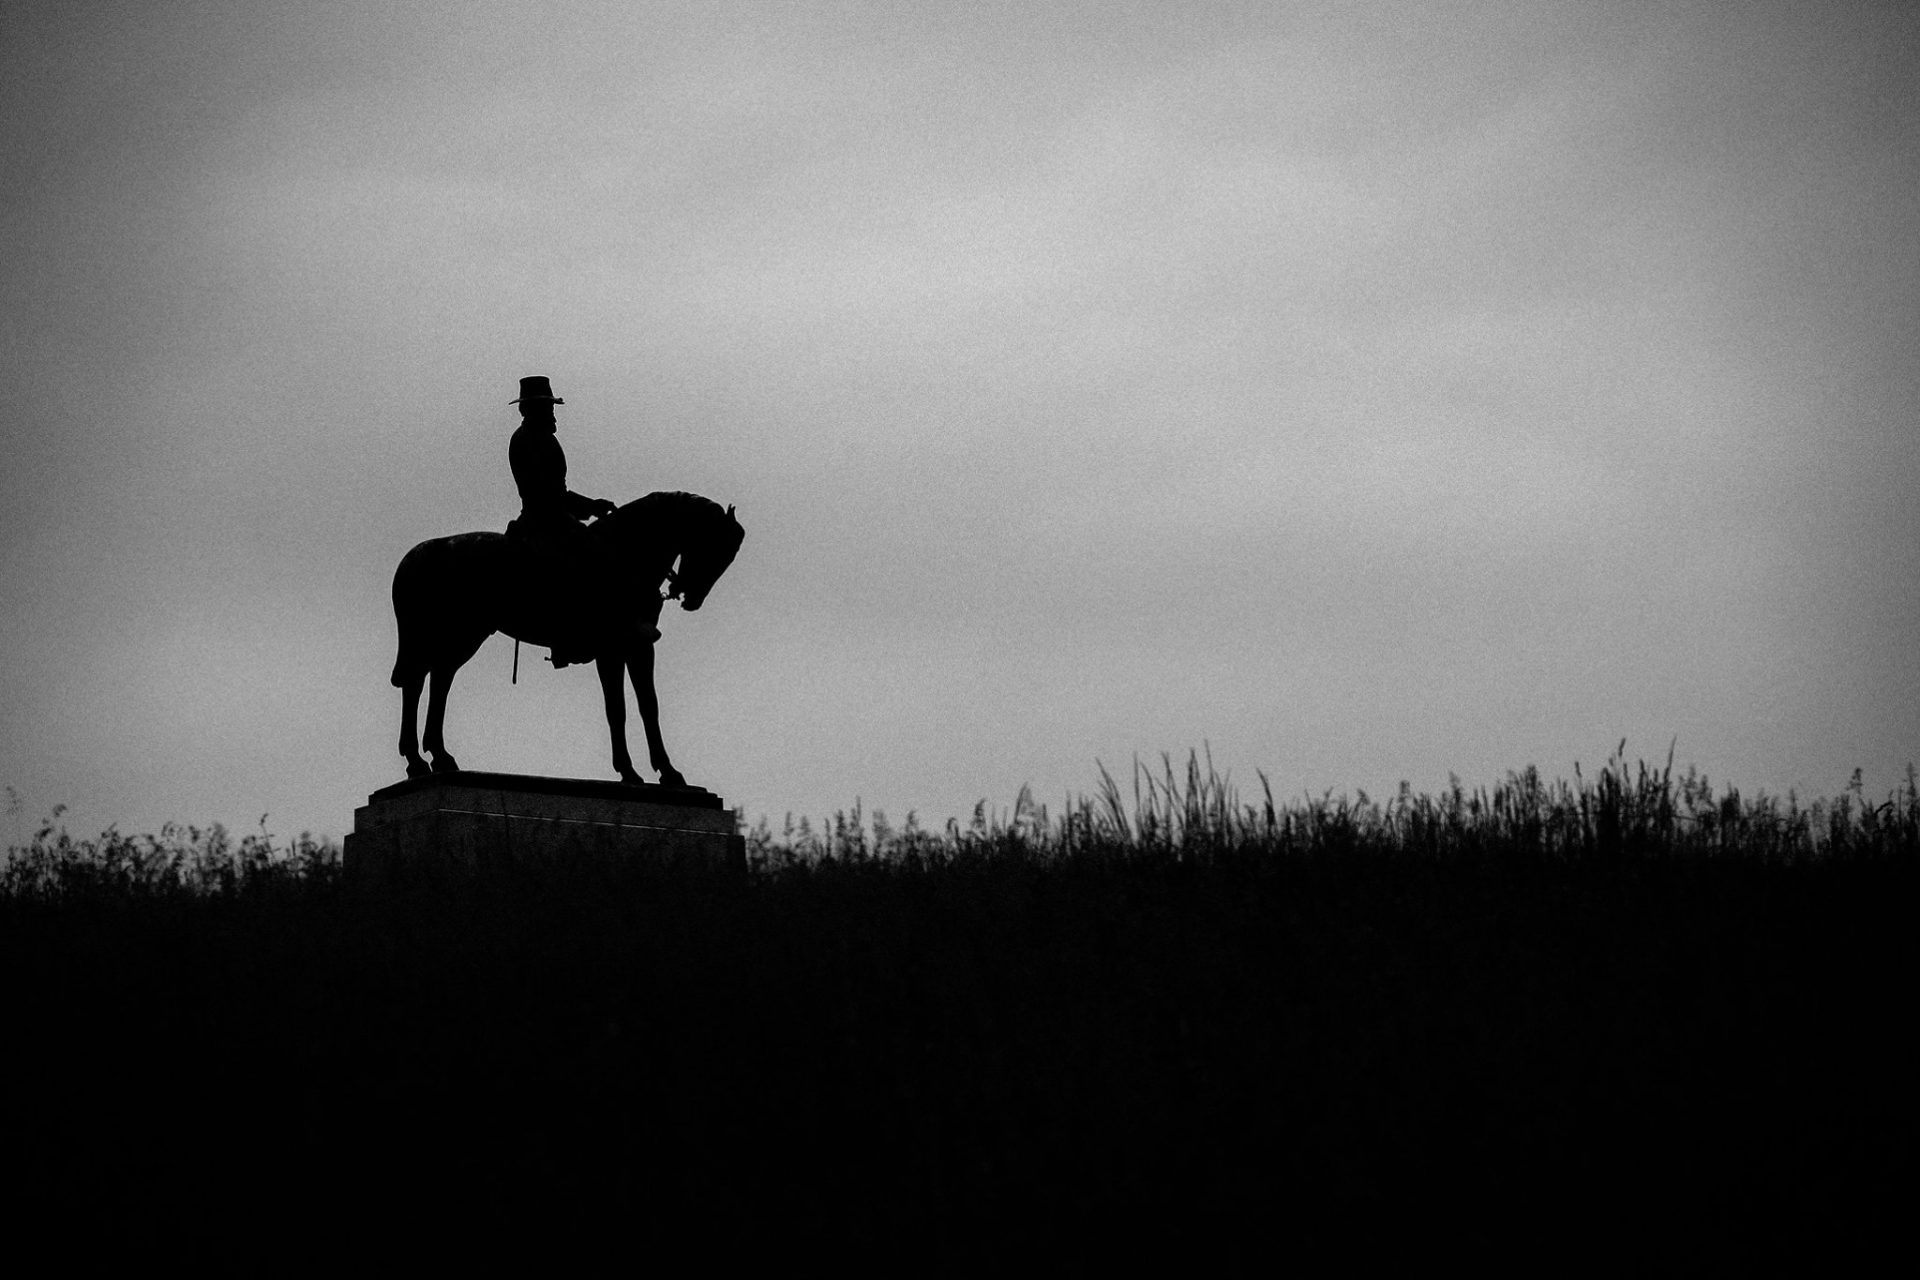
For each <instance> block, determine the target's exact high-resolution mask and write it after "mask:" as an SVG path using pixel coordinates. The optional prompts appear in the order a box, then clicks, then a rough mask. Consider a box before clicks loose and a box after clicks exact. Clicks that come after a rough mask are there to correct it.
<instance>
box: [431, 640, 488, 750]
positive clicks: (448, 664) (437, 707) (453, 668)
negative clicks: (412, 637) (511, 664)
mask: <svg viewBox="0 0 1920 1280" xmlns="http://www.w3.org/2000/svg"><path fill="white" fill-rule="evenodd" d="M491 634H492V632H483V633H481V634H480V635H479V636H478V637H476V638H474V639H472V640H471V642H466V641H463V642H461V643H460V644H456V645H449V646H448V647H447V648H446V649H445V650H443V651H442V652H441V653H440V654H439V656H437V657H436V658H435V659H434V663H433V669H432V670H431V671H430V672H429V673H428V677H429V684H428V688H427V729H426V734H425V737H424V740H423V741H422V743H421V745H422V746H424V747H425V748H426V749H427V751H428V753H429V754H431V755H432V756H433V772H435V773H456V772H458V771H459V769H460V762H459V761H457V760H455V759H454V758H453V753H452V752H450V751H448V750H447V743H446V738H445V737H444V730H445V727H446V719H447V690H448V689H449V688H451V687H452V685H453V677H454V673H455V672H457V671H459V670H460V668H461V667H462V666H464V665H465V664H466V661H467V659H468V658H471V657H472V656H473V655H474V654H475V653H476V652H478V651H479V649H480V646H481V645H482V644H484V643H486V639H487V636H489V635H491Z"/></svg>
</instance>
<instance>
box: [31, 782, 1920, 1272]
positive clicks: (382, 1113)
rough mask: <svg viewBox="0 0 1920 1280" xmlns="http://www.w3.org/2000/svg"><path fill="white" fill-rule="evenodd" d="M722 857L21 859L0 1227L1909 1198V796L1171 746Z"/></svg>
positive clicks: (810, 1238)
mask: <svg viewBox="0 0 1920 1280" xmlns="http://www.w3.org/2000/svg"><path fill="white" fill-rule="evenodd" d="M749 846H750V857H751V859H752V862H753V870H752V872H751V874H750V875H749V877H748V878H747V880H746V881H745V882H743V883H738V884H731V885H729V884H713V883H707V884H696V883H687V882H677V881H669V880H663V879H659V878H657V877H649V876H648V875H646V874H643V873H641V872H639V871H635V872H633V873H632V874H626V875H622V874H614V875H610V876H599V877H596V878H594V879H593V881H592V882H587V881H586V880H585V879H584V878H583V879H582V880H581V881H579V882H566V881H555V880H553V879H551V878H548V879H545V880H539V881H533V880H525V879H519V880H516V879H512V878H500V879H496V880H492V881H487V882H482V883H467V884H462V885H442V886H418V887H416V888H415V889H414V890H413V891H410V892H405V893H398V894H391V895H388V896H384V897H381V898H377V899H376V898H371V897H368V896H365V895H362V894H360V893H358V892H356V890H355V888H354V886H352V885H351V884H348V883H345V882H343V880H342V879H341V877H340V876H339V868H338V861H337V857H336V856H335V855H334V854H333V852H332V851H331V850H330V849H328V848H327V847H325V846H317V845H314V844H313V843H312V842H310V841H309V842H295V844H294V845H293V846H292V847H291V848H285V847H282V848H275V847H274V846H273V845H272V844H271V842H268V841H265V840H263V839H262V838H258V837H256V838H254V839H253V841H252V843H249V842H247V841H242V842H240V843H239V844H238V845H235V844H233V843H232V842H231V841H228V840H226V838H225V836H224V834H223V833H217V832H216V833H194V832H191V831H185V832H183V831H170V832H167V833H163V835H162V837H159V838H151V839H150V838H146V837H141V838H139V839H135V840H127V839H125V838H123V837H120V836H118V835H116V834H114V833H109V834H108V836H106V837H103V838H101V839H100V840H96V841H75V840H72V839H70V838H67V837H66V836H65V835H64V833H61V832H57V831H56V830H55V829H54V828H53V827H52V824H49V825H48V826H47V828H45V829H43V830H42V831H41V832H40V833H38V835H37V836H36V838H35V839H34V841H33V843H32V844H31V845H30V846H29V847H28V848H26V849H24V850H18V851H16V852H15V855H14V857H13V859H12V861H11V863H10V866H9V869H8V872H7V875H6V878H5V881H4V890H5V891H4V893H3V894H0V947H3V948H4V949H3V950H0V965H4V968H0V977H3V980H4V988H3V989H4V993H5V994H4V997H3V999H4V1013H5V1025H6V1026H7V1027H8V1028H9V1030H10V1031H11V1032H12V1033H13V1043H14V1044H15V1045H16V1046H20V1047H21V1048H20V1050H19V1051H16V1052H14V1053H12V1054H10V1055H9V1057H8V1059H7V1061H8V1067H7V1070H8V1071H9V1072H10V1073H12V1075H13V1077H14V1078H13V1079H12V1080H9V1081H8V1082H7V1096H8V1097H9V1098H10V1099H15V1100H17V1103H16V1105H15V1106H13V1108H12V1111H13V1117H14V1120H13V1129H14V1133H13V1134H12V1138H11V1142H10V1146H11V1147H12V1149H13V1151H14V1152H16V1153H17V1155H16V1157H15V1159H14V1168H15V1169H16V1170H17V1171H24V1172H25V1174H26V1178H25V1180H24V1182H23V1185H22V1186H21V1187H20V1188H19V1189H17V1190H15V1191H14V1192H12V1193H11V1195H10V1197H9V1201H8V1203H9V1204H10V1205H11V1206H12V1207H13V1208H15V1209H16V1211H18V1212H19V1213H20V1214H21V1220H22V1221H34V1222H41V1223H54V1222H59V1223H67V1224H73V1223H79V1224H84V1225H88V1226H89V1227H90V1228H92V1229H90V1230H88V1231H86V1232H84V1233H82V1232H74V1233H72V1234H70V1235H69V1236H68V1237H67V1238H69V1239H71V1240H72V1241H74V1242H75V1246H76V1247H77V1248H78V1249H79V1250H80V1251H81V1252H83V1253H84V1252H85V1250H86V1249H87V1248H89V1247H105V1246H107V1245H109V1244H111V1243H113V1242H114V1241H116V1240H119V1241H122V1242H130V1243H132V1244H133V1245H135V1246H136V1247H154V1246H166V1247H179V1248H187V1249H190V1250H196V1251H199V1252H200V1253H202V1254H204V1255H205V1256H207V1257H209V1258H211V1259H214V1260H224V1261H228V1262H233V1263H237V1264H241V1265H245V1264H246V1263H248V1262H249V1261H250V1260H256V1259H260V1258H271V1259H284V1258H288V1257H295V1258H301V1257H311V1258H325V1257H331V1258H336V1259H339V1258H346V1259H352V1258H359V1257H364V1256H366V1253H367V1251H368V1250H369V1249H372V1248H374V1247H376V1242H378V1241H382V1240H384V1239H386V1238H387V1237H388V1236H390V1235H391V1236H397V1237H398V1238H399V1239H401V1240H402V1241H405V1242H409V1243H410V1244H412V1245H413V1246H416V1247H419V1248H421V1249H423V1250H425V1251H426V1253H427V1255H428V1256H432V1257H435V1258H438V1259H441V1260H444V1259H445V1258H446V1257H448V1256H449V1255H450V1254H459V1253H464V1252H468V1251H471V1252H472V1253H473V1254H475V1255H476V1256H479V1257H484V1258H488V1259H498V1258H501V1257H503V1256H506V1255H507V1254H509V1253H510V1252H512V1251H513V1250H516V1249H526V1250H528V1251H529V1252H530V1253H531V1254H533V1255H535V1256H539V1257H543V1258H548V1259H551V1258H553V1257H555V1256H557V1255H559V1254H564V1253H565V1252H566V1250H567V1249H568V1248H570V1247H573V1246H576V1245H577V1246H578V1247H580V1248H581V1249H583V1250H593V1251H600V1250H602V1249H606V1248H611V1249H613V1250H616V1251H619V1252H621V1253H622V1254H623V1256H629V1257H632V1258H636V1259H644V1258H659V1257H661V1256H663V1253H664V1251H668V1250H679V1249H681V1248H687V1249H693V1250H695V1251H698V1252H699V1253H701V1254H702V1255H703V1256H705V1257H708V1258H712V1259H715V1260H717V1259H718V1258H720V1257H725V1256H728V1255H730V1254H735V1253H752V1254H756V1255H758V1254H764V1253H767V1252H774V1253H777V1254H778V1255H779V1256H781V1257H784V1258H787V1259H789V1260H792V1259H797V1258H802V1257H806V1256H810V1255H818V1256H821V1257H831V1258H833V1259H836V1260H838V1261H839V1262H841V1263H844V1264H848V1265H856V1266H857V1265H860V1264H865V1265H869V1266H884V1265H910V1266H914V1267H917V1268H922V1269H925V1268H928V1267H933V1266H936V1265H937V1264H939V1263H940V1262H941V1261H942V1260H953V1261H964V1262H972V1263H979V1262H987V1263H1001V1264H1012V1265H1022V1266H1026V1265H1034V1264H1037V1263H1040V1262H1042V1261H1048V1260H1052V1261H1063V1262H1066V1263H1068V1264H1073V1263H1076V1262H1079V1263H1092V1262H1097V1261H1100V1260H1102V1259H1104V1258H1108V1257H1133V1258H1137V1257H1140V1256H1142V1255H1146V1254H1151V1253H1154V1252H1156V1251H1165V1252H1166V1253H1168V1254H1169V1255H1171V1256H1178V1257H1182V1258H1188V1259H1193V1258H1196V1257H1199V1256H1202V1255H1209V1254H1217V1255H1219V1256H1221V1257H1224V1258H1225V1259H1227V1260H1229V1261H1232V1260H1235V1259H1238V1260H1240V1261H1242V1262H1249V1263H1251V1262H1253V1261H1255V1260H1258V1259H1264V1258H1268V1257H1280V1258H1292V1259H1300V1258H1302V1257H1304V1256H1306V1251H1308V1250H1311V1249H1316V1248H1318V1247H1322V1246H1325V1247H1331V1248H1338V1249H1341V1250H1344V1251H1349V1252H1351V1251H1352V1250H1354V1249H1356V1248H1367V1247H1385V1248H1390V1249H1397V1248H1402V1247H1404V1248H1406V1249H1409V1250H1414V1251H1429V1250H1434V1249H1439V1250H1442V1251H1444V1250H1447V1249H1450V1248H1452V1247H1456V1246H1462V1245H1465V1246H1472V1245H1474V1244H1476V1243H1478V1244H1482V1245H1485V1246H1488V1247H1495V1246H1513V1245H1515V1244H1516V1243H1517V1242H1519V1241H1523V1240H1525V1239H1528V1238H1530V1237H1532V1236H1534V1235H1536V1234H1553V1235H1556V1236H1558V1237H1559V1238H1561V1239H1563V1240H1567V1239H1575V1240H1582V1241H1587V1242H1588V1243H1589V1244H1590V1245H1592V1246H1594V1247H1599V1246H1601V1245H1612V1246H1615V1247H1633V1246H1634V1245H1635V1244H1636V1243H1637V1242H1641V1241H1645V1242H1649V1243H1650V1242H1652V1241H1653V1240H1654V1239H1655V1238H1656V1237H1657V1236H1670V1235H1671V1234H1672V1233H1675V1232H1679V1233H1681V1234H1682V1235H1683V1236H1684V1237H1686V1238H1687V1239H1690V1240H1691V1241H1693V1242H1694V1243H1695V1244H1696V1245H1697V1246H1699V1247H1700V1248H1702V1249H1704V1250H1711V1251H1712V1253H1713V1255H1714V1256H1715V1257H1716V1258H1719V1259H1724V1258H1725V1257H1727V1256H1728V1253H1729V1251H1730V1250H1732V1251H1737V1249H1738V1247H1740V1246H1745V1247H1750V1248H1753V1249H1756V1250H1757V1249H1770V1248H1774V1247H1777V1246H1779V1245H1782V1244H1791V1243H1795V1242H1799V1243H1816V1244H1820V1245H1822V1246H1823V1247H1824V1246H1828V1245H1831V1244H1834V1243H1840V1242H1853V1243H1856V1244H1857V1243H1864V1242H1866V1241H1869V1240H1871V1239H1872V1238H1874V1237H1875V1236H1876V1235H1877V1234H1879V1233H1881V1232H1883V1231H1890V1230H1891V1229H1892V1226H1893V1222H1894V1218H1893V1216H1892V1215H1893V1211H1894V1209H1895V1207H1896V1196H1897V1194H1899V1193H1898V1188H1899V1187H1900V1186H1901V1185H1903V1184H1902V1183H1901V1181H1900V1179H1902V1178H1904V1177H1906V1176H1908V1175H1910V1173H1911V1159H1912V1156H1911V1153H1912V1151H1913V1138H1914V1136H1915V1126H1914V1120H1915V1116H1914V1107H1913V1103H1912V1100H1911V1099H1912V1092H1913V1090H1912V1084H1911V1080H1912V1076H1913V1066H1914V1064H1913V1062H1912V1059H1911V1055H1910V1053H1909V1051H1908V1050H1906V1048H1905V1047H1904V1043H1903V1041H1904V1037H1903V1036H1902V1035H1901V1034H1900V1033H1901V1031H1902V1029H1903V1027H1902V1023H1903V1022H1904V1021H1905V1018H1906V1014H1905V1010H1906V1009H1907V1008H1908V1007H1909V1005H1910V1003H1911V995H1910V990H1909V988H1910V985H1911V984H1910V979H1909V978H1908V977H1907V975H1908V974H1909V973H1911V972H1912V971H1913V969H1914V966H1913V960H1914V959H1915V957H1914V954H1913V952H1914V945H1913V941H1912V930H1911V925H1910V922H1909V916H1910V913H1911V906H1912V903H1913V901H1914V898H1913V888H1914V870H1915V867H1916V862H1917V859H1916V854H1920V796H1916V794H1915V788H1914V785H1913V780H1912V779H1911V778H1909V780H1908V782H1907V785H1906V787H1905V788H1904V789H1903V790H1902V791H1901V792H1899V793H1897V794H1896V795H1894V796H1892V797H1890V798H1889V799H1888V800H1887V801H1886V802H1885V803H1881V804H1870V803H1868V802H1867V801H1866V799H1865V797H1864V796H1863V795H1862V794H1860V793H1859V790H1858V788H1857V787H1856V788H1855V789H1854V790H1853V791H1852V792H1850V793H1849V794H1848V795H1844V796H1842V797H1840V798H1838V799H1836V800H1834V801H1831V802H1824V803H1821V804H1817V805H1813V806H1808V807H1805V808H1802V807H1801V806H1799V805H1798V804H1795V803H1793V802H1791V801H1789V802H1787V803H1780V802H1777V801H1772V800H1767V799H1764V798H1763V799H1756V800H1745V799H1741V798H1739V797H1737V796H1731V795H1727V794H1721V795H1715V794H1714V793H1713V791H1712V789H1711V788H1710V787H1709V786H1707V784H1706V783H1705V782H1704V781H1703V780H1701V779H1698V778H1694V777H1689V778H1682V779H1675V778H1674V777H1673V776H1672V773H1671V769H1670V767H1669V768H1668V769H1666V770H1652V769H1648V768H1646V767H1645V766H1638V767H1636V768H1629V766H1627V765H1626V763H1625V762H1624V760H1621V759H1617V758H1616V759H1615V760H1614V761H1611V762H1609V764H1608V766H1607V767H1606V768H1605V769H1604V770H1602V771H1601V773H1600V774H1599V775H1598V776H1597V777H1595V778H1593V779H1584V778H1582V779H1577V780H1576V782H1575V783H1573V784H1559V783H1556V784H1552V785H1550V786H1549V785H1547V784H1543V783H1541V782H1540V780H1539V778H1538V776H1537V774H1534V773H1533V772H1531V771H1529V772H1527V773H1524V774H1520V775H1515V776H1514V777H1512V778H1510V779H1509V780H1508V781H1507V782H1506V783H1504V784H1502V785H1501V786H1500V787H1496V788H1494V789H1493V790H1492V791H1490V792H1475V793H1468V792H1465V791H1464V790H1462V789H1459V788H1454V789H1452V790H1450V791H1449V792H1448V793H1447V794H1445V795H1442V796H1440V797H1416V796H1412V795H1406V794H1403V795H1400V796H1396V797H1394V798H1393V799H1392V800H1390V801H1388V802H1385V803H1377V802H1374V801H1371V800H1368V799H1366V798H1365V797H1361V798H1359V799H1357V800H1354V801H1346V800H1340V801H1334V800H1332V799H1324V800H1321V801H1318V802H1310V803H1303V804H1298V805H1292V806H1284V805H1276V804H1275V803H1274V802H1273V801H1272V800H1271V798H1270V796H1269V795H1267V794H1266V793H1265V791H1264V788H1263V794H1262V797H1261V799H1260V800H1259V801H1257V802H1255V803H1251V804H1243V803H1241V802H1240V800H1239V798H1238V797H1236V796H1235V795H1234V794H1233V792H1232V789H1231V787H1230V786H1229V785H1228V784H1227V783H1226V782H1225V781H1223V780H1221V779H1218V778H1217V777H1216V776H1215V775H1214V774H1213V773H1212V772H1211V770H1209V769H1207V768H1205V767H1203V766H1202V764H1201V763H1200V762H1199V761H1197V760H1194V761H1191V762H1190V764H1189V768H1188V770H1187V771H1185V774H1184V776H1182V775H1181V774H1180V773H1177V772H1175V771H1174V770H1173V769H1172V768H1171V767H1170V766H1169V767H1167V768H1165V769H1164V770H1163V771H1162V772H1161V773H1160V774H1158V775H1155V776H1152V777H1149V776H1147V775H1145V774H1144V773H1140V772H1136V777H1135V795H1134V799H1133V802H1132V804H1131V805H1129V804H1127V803H1126V802H1125V801H1124V799H1123V797H1122V795H1121V791H1120V788H1119V787H1118V786H1117V785H1116V784H1114V782H1113V781H1112V780H1111V779H1110V778H1107V777H1106V776H1105V775H1104V774H1103V775H1102V787H1101V790H1100V791H1099V792H1098V793H1097V794H1096V795H1095V796H1094V797H1092V798H1090V799H1087V800H1084V801H1080V802H1077V803H1076V804H1075V805H1073V806H1071V808H1070V809H1069V811H1068V812H1066V813H1065V814H1062V815H1048V814H1046V813H1045V812H1044V811H1043V810H1041V809H1040V808H1039V807H1038V806H1035V805H1033V804H1032V803H1031V802H1030V801H1029V800H1026V799H1023V800H1021V801H1019V802H1017V803H1016V804H1015V806H1014V809H1013V810H1012V811H1011V812H1010V813H1008V814H1005V815H994V814H989V813H987V812H986V811H985V810H984V809H982V810H980V811H979V812H977V813H976V815H975V821H974V822H972V823H970V824H967V825H965V826H962V825H960V824H952V825H950V826H949V827H948V828H947V829H946V830H944V831H941V832H927V831H923V830H920V829H919V828H918V827H917V825H916V824H914V823H911V822H909V823H908V824H907V825H906V826H905V827H902V828H894V827H892V826H890V825H889V824H887V823H886V822H885V820H884V819H881V818H879V817H878V815H876V816H875V819H874V820H873V821H871V822H869V821H865V820H863V819H862V818H861V817H860V815H859V814H858V813H857V812H856V813H855V814H854V815H851V816H849V815H839V816H838V817H837V818H836V819H835V820H833V821H831V822H829V823H827V824H824V825H823V827H822V828H821V829H819V830H817V831H816V830H814V829H812V828H810V827H808V828H804V829H803V828H800V827H794V828H792V829H790V830H789V831H787V832H785V833H783V834H781V835H775V834H774V833H772V832H771V831H770V830H768V829H767V828H766V827H765V826H764V825H763V826H762V827H761V828H759V829H757V830H756V831H754V832H753V833H750V841H749ZM381 1247H384V1246H381ZM1663 1247H1664V1246H1663Z"/></svg>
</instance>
